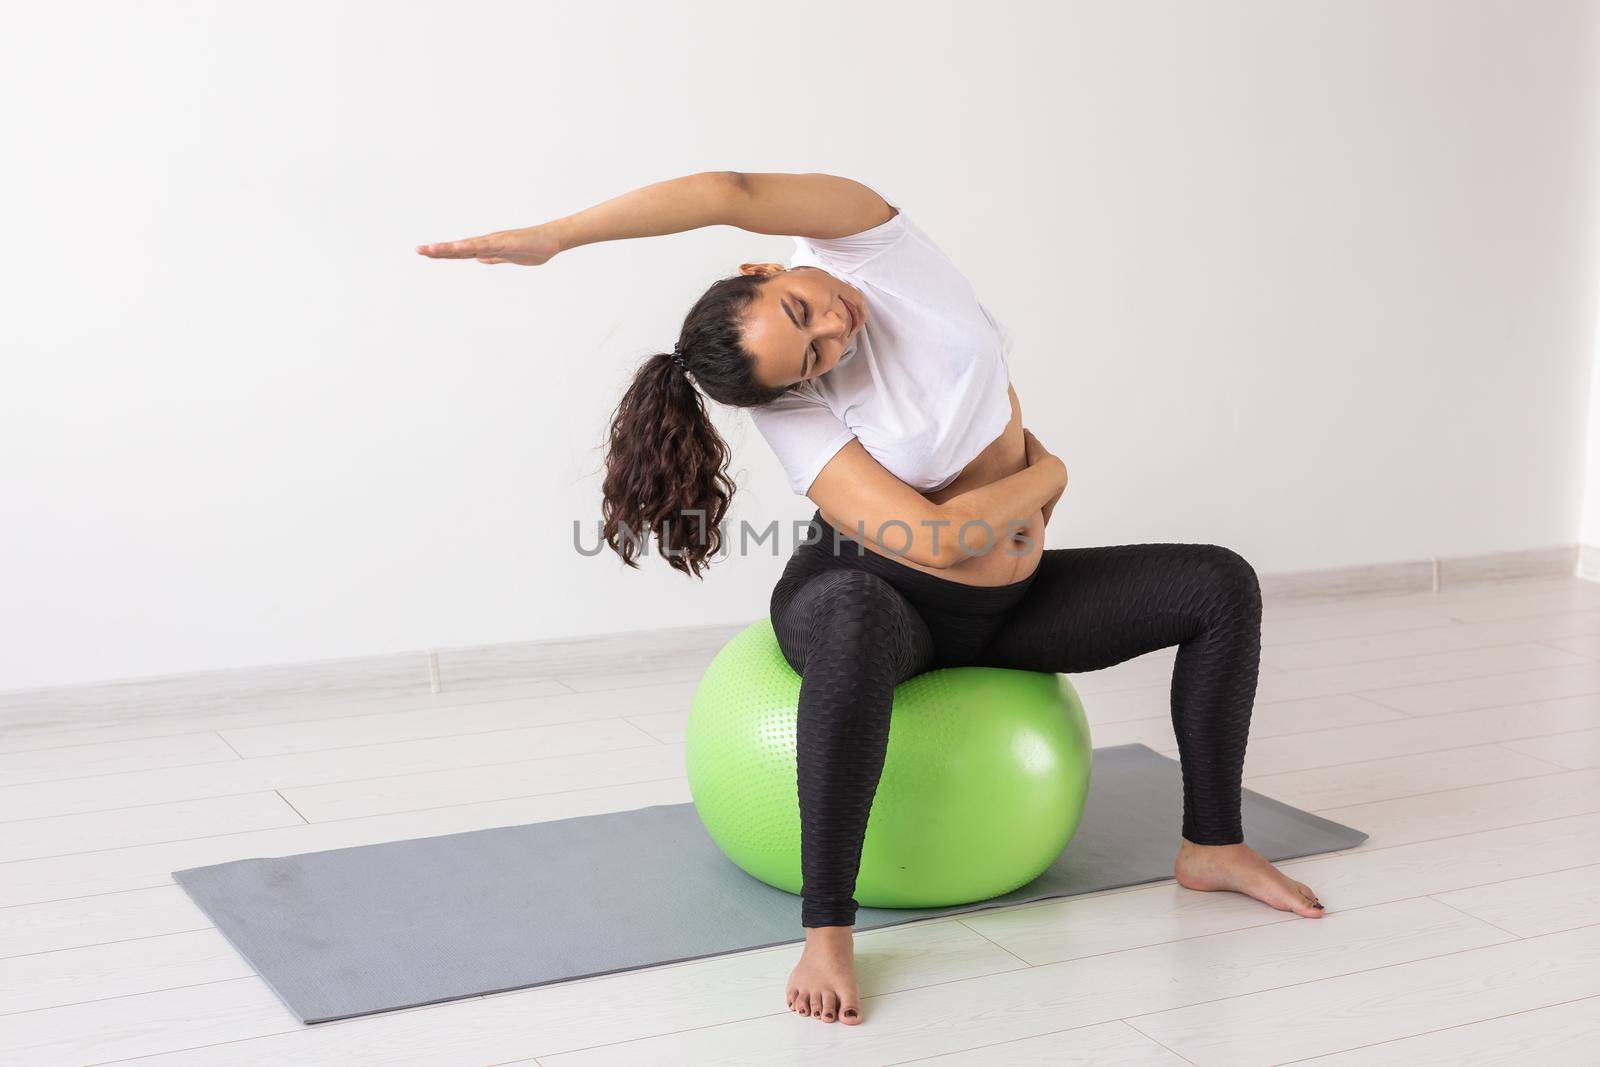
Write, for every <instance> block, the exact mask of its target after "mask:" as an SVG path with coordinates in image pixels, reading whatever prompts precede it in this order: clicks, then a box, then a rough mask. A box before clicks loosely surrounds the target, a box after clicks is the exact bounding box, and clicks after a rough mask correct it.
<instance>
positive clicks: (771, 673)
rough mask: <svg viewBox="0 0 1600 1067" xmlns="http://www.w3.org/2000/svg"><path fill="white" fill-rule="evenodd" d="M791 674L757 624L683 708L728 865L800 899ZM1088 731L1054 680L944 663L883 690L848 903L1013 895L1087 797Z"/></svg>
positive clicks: (706, 813)
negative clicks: (881, 748)
mask: <svg viewBox="0 0 1600 1067" xmlns="http://www.w3.org/2000/svg"><path fill="white" fill-rule="evenodd" d="M799 695H800V677H799V675H797V674H796V673H795V672H794V669H793V668H791V667H790V666H789V663H788V661H787V660H786V659H784V657H783V652H782V650H781V649H780V648H779V647H778V640H777V636H776V635H775V634H774V633H773V630H772V623H771V621H770V620H768V619H762V620H760V621H758V622H755V623H752V624H751V625H750V626H748V627H746V628H745V629H744V630H743V631H741V632H740V633H738V634H737V635H735V636H734V638H733V639H732V640H731V641H729V642H728V644H727V645H725V646H724V647H723V649H722V650H721V651H720V652H718V653H717V656H716V658H715V659H713V660H712V662H711V665H710V667H708V668H707V670H706V673H705V675H704V677H703V678H702V679H701V681H700V686H699V688H698V689H697V690H696V692H695V696H694V703H693V705H692V707H691V710H690V712H689V726H688V733H687V737H686V752H685V760H686V763H687V769H688V778H689V792H690V794H691V796H692V797H693V798H694V804H695V810H696V812H697V813H698V814H699V816H700V821H701V822H702V823H703V824H704V825H705V828H706V831H707V832H708V833H709V834H710V835H711V838H712V840H713V841H715V842H716V843H717V846H718V847H719V848H721V849H722V851H723V852H724V853H726V854H727V856H728V858H729V859H731V860H732V861H733V862H734V863H736V864H738V865H739V866H740V867H741V868H743V869H744V870H745V871H746V872H748V873H749V874H751V875H753V876H754V877H756V878H759V879H760V880H761V881H763V882H766V883H767V884H769V885H773V886H776V887H778V888H779V889H784V890H787V891H789V892H791V893H796V894H798V893H799V892H800V885H801V878H800V801H799V788H798V785H797V778H796V761H795V716H796V704H797V702H798V699H799ZM1089 752H1090V745H1089V725H1088V722H1087V721H1086V720H1085V718H1084V714H1083V703H1082V701H1080V700H1079V699H1078V694H1077V692H1076V691H1075V690H1074V689H1073V688H1072V683H1071V682H1070V681H1068V680H1067V678H1066V677H1065V676H1064V675H1059V674H1044V673H1039V672H1035V671H1015V670H1001V669H999V668H994V667H951V668H947V669H945V670H937V671H929V672H927V673H925V674H920V675H917V676H915V677H913V678H909V679H907V680H906V681H905V682H903V683H901V684H900V685H899V686H897V687H896V688H895V692H894V706H893V713H892V715H891V718H890V722H889V749H888V753H887V755H886V757H885V760H884V768H883V776H882V778H881V779H880V780H879V782H878V790H877V795H876V797H875V798H874V800H873V805H872V814H871V816H870V818H869V819H868V821H867V836H866V841H865V842H864V844H863V846H862V857H861V868H860V873H859V875H858V876H857V879H856V891H855V897H856V900H857V901H858V902H859V903H860V904H861V905H862V906H863V907H877V908H926V907H946V906H950V905H955V904H967V903H971V902H973V901H979V900H988V899H989V898H990V897H994V896H998V895H999V894H1001V893H1007V892H1010V891H1011V890H1013V889H1015V888H1017V887H1018V886H1022V885H1026V884H1027V883H1028V882H1031V881H1032V880H1033V879H1035V878H1037V877H1038V876H1039V875H1040V874H1041V873H1043V871H1044V869H1045V868H1046V867H1048V866H1049V865H1050V864H1051V863H1052V862H1054V860H1055V859H1056V857H1057V856H1059V855H1060V853H1061V850H1062V849H1064V848H1065V847H1066V845H1067V842H1068V841H1069V840H1071V838H1072V835H1073V833H1074V831H1076V830H1077V828H1078V820H1079V818H1081V816H1082V815H1083V803H1084V798H1085V797H1086V796H1087V795H1088V792H1089V761H1090V756H1089Z"/></svg>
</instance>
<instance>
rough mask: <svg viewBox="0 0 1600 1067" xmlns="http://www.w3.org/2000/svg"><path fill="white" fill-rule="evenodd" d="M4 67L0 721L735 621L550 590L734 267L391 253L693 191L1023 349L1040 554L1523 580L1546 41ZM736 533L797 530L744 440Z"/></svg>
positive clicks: (1563, 37) (451, 22)
mask: <svg viewBox="0 0 1600 1067" xmlns="http://www.w3.org/2000/svg"><path fill="white" fill-rule="evenodd" d="M9 30H10V32H8V34H7V35H6V39H5V41H4V43H0V59H3V60H4V61H3V63H0V89H3V91H4V96H3V99H4V100H5V101H6V105H5V111H4V113H3V115H4V118H3V121H4V127H3V130H4V133H5V142H4V143H5V144H6V147H7V154H8V156H9V157H10V159H9V163H8V166H7V167H5V168H4V169H3V171H0V193H3V197H0V204H4V205H5V208H4V210H5V216H6V218H5V225H4V240H5V245H6V247H5V251H4V255H3V257H0V292H3V293H4V301H5V304H6V312H5V314H4V316H3V318H0V343H3V346H4V371H5V388H4V392H3V393H0V457H3V458H0V538H3V546H0V547H3V548H4V551H3V552H0V641H3V644H0V688H12V687H23V686H32V685H44V684H54V683H69V682H78V681H87V680H95V679H104V678H113V677H126V676H138V675H147V674H157V673H166V672H174V671H188V670H195V669H204V668H212V667H224V666H236V665H247V664H257V663H271V662H286V661H296V660H302V659H313V658H325V657H336V656H350V655H363V654H368V653H378V652H385V651H392V650H401V649H415V648H421V647H427V646H449V645H463V644H477V643H482V642H495V641H511V640H524V639H537V638H542V637H550V636H556V635H574V634H585V633H598V632H610V631H621V630H632V629H640V628H653V627H658V626H663V625H673V624H687V623H694V622H706V621H733V620H739V619H744V618H749V617H752V616H754V615H757V614H760V613H762V612H764V611H765V610H766V603H767V595H768V592H769V590H770V587H771V585H772V582H773V581H774V580H775V579H776V577H777V575H778V573H779V570H780V568H781V565H782V561H781V560H780V559H774V558H771V557H766V558H760V557H757V558H743V559H733V560H728V561H726V562H724V563H722V564H720V565H719V566H718V567H716V568H713V570H712V571H711V573H710V577H709V578H708V579H707V580H706V581H704V582H703V583H697V582H693V581H691V580H690V579H686V578H684V577H682V576H680V575H678V574H677V573H676V572H674V571H671V570H670V569H668V568H667V567H666V566H664V565H663V564H661V563H660V562H659V561H658V560H651V561H648V565H647V566H646V568H645V569H644V570H643V571H642V572H634V571H628V570H626V569H624V568H622V567H621V566H620V564H619V563H618V562H617V561H616V560H615V559H614V558H613V557H610V556H609V555H608V556H604V557H598V558H582V557H580V556H578V555H577V554H576V553H575V552H574V551H573V549H572V547H571V524H572V521H573V519H574V518H579V519H581V520H583V521H584V522H585V523H586V524H587V525H588V526H590V527H592V524H593V522H594V521H595V519H596V517H597V516H598V507H599V502H598V478H597V472H598V470H599V466H600V460H601V452H600V451H599V445H600V443H601V441H602V440H603V432H604V428H605V419H606V416H607V415H608V414H609V412H610V410H611V407H612V405H613V404H614V403H615V401H616V399H617V397H618V395H619V394H620V391H621V389H622V387H623V384H624V382H625V380H626V378H627V376H628V375H630V374H631V372H632V368H633V367H634V365H635V364H636V363H637V361H638V360H639V359H640V358H641V357H642V356H644V355H645V354H647V353H649V352H652V351H655V350H656V349H657V348H658V347H659V346H662V345H665V344H670V343H671V340H672V339H673V338H674V337H675V336H676V332H677V328H678V323H679V321H680V319H681V316H682V314H683V313H684V312H685V311H686V310H687V308H688V306H689V304H690V302H691V301H692V300H693V298H694V297H695V296H696V295H698V293H699V292H700V291H701V290H702V289H703V288H704V286H705V285H707V284H709V283H710V282H711V281H712V280H713V279H715V278H716V277H719V276H721V275H723V274H726V273H729V272H731V271H732V270H733V269H734V268H735V267H736V265H737V264H738V263H739V262H741V261H743V260H749V259H759V258H771V259H781V258H782V257H783V256H784V255H785V254H786V252H787V250H788V248H789V244H788V242H787V241H785V240H783V239H780V238H770V237H761V236H753V235H748V234H743V233H741V232H739V231H736V230H732V229H726V228H719V229H716V230H706V231H700V232H697V233H691V234H683V235H677V236H673V237H668V238H662V239H656V240H652V241H636V242H625V243H619V244H611V245H604V246H598V247H588V248H583V249H579V250H576V251H574V252H572V253H570V254H568V255H566V256H563V257H560V258H558V259H556V260H555V261H554V262H553V263H551V264H550V265H549V266H546V267H543V268H537V269H529V268H520V267H515V266H499V267H489V266H483V265H479V264H470V263H441V262H432V261H428V260H426V259H423V258H421V257H419V256H417V255H415V254H414V253H413V251H412V248H413V246H414V245H416V244H418V243H423V242H427V241H435V240H446V239H450V238H455V237H461V236H467V235H471V234H475V233H481V232H484V231H487V230H492V229H499V228H504V227H511V226H520V225H528V224H531V223H535V222H540V221H544V220H546V219H548V218H552V217H555V216H559V215H562V214H566V213H569V212H571V211H574V210H577V209H579V208H581V207H584V206H587V205H588V204H591V203H594V202H596V201H598V200H601V199H605V198H608V197H610V196H613V195H616V194H618V193H621V192H623V191H625V190H628V189H631V188H634V187H636V186H639V185H642V184H645V183H648V182H652V181H658V180H661V179H664V178H668V177H673V176H676V175H679V174H685V173H691V172H694V171H699V170H707V169H720V168H731V169H744V170H793V171H800V170H818V171H828V172H833V173H840V174H847V175H850V176H853V177H857V178H860V179H861V180H864V181H866V182H868V183H869V184H871V185H873V186H874V187H875V188H877V189H879V190H880V191H881V192H883V193H884V194H885V195H886V196H888V197H889V198H890V199H891V200H892V201H893V202H895V203H896V204H899V205H900V206H901V207H902V208H904V209H905V210H906V211H907V212H908V213H910V214H912V215H914V216H915V217H916V218H917V219H918V221H919V222H920V223H921V224H922V225H923V227H924V228H925V229H927V230H928V231H929V232H930V233H931V234H932V235H933V236H934V237H935V239H936V240H938V241H939V242H940V243H941V244H942V245H943V246H944V247H945V248H946V250H947V251H948V252H950V253H951V254H952V256H953V257H954V258H955V259H956V261H957V262H958V263H960V264H961V265H962V267H963V268H964V269H965V270H966V271H967V272H968V273H969V275H970V276H971V277H972V278H973V280H974V281H975V283H976V284H977V287H978V290H979V292H980V294H982V296H983V297H984V299H985V302H986V303H987V304H988V305H989V306H990V307H991V308H992V310H993V311H994V312H995V314H996V315H998V316H1000V317H1001V318H1003V319H1005V320H1006V321H1007V322H1008V323H1009V324H1010V326H1011V327H1012V329H1013V330H1014V331H1015V333H1016V334H1017V336H1018V338H1019V344H1018V351H1017V353H1016V355H1015V357H1014V359H1013V373H1014V378H1015V382H1016V384H1017V388H1018V392H1019V395H1020V396H1021V397H1022V401H1023V406H1024V410H1025V412H1026V416H1027V421H1028V423H1029V424H1030V425H1031V426H1032V427H1033V428H1034V429H1035V430H1036V431H1037V432H1038V433H1039V435H1040V436H1041V438H1042V439H1043V440H1045V441H1046V442H1047V443H1048V444H1050V445H1051V447H1052V448H1053V449H1054V450H1055V451H1057V452H1059V453H1060V454H1061V455H1062V456H1063V457H1064V458H1065V459H1066V460H1067V463H1068V466H1069V467H1070V469H1071V471H1072V486H1071V488H1070V489H1069V491H1068V496H1067V497H1066V498H1065V500H1064V501H1063V503H1062V505H1061V506H1060V508H1059V510H1058V511H1057V515H1058V519H1057V520H1056V522H1055V523H1053V525H1052V530H1051V543H1052V544H1053V545H1056V546H1070V545H1086V544H1104V543H1117V542H1128V541H1159V540H1182V541H1210V542H1217V543H1222V544H1227V545H1230V546H1232V547H1235V548H1237V549H1238V550H1240V551H1241V552H1243V553H1244V554H1245V555H1246V556H1247V557H1248V558H1250V559H1251V560H1252V561H1253V562H1254V563H1255V564H1256V566H1257V568H1258V570H1261V571H1263V572H1269V571H1280V570H1291V569H1301V568H1312V567H1323V566H1336V565H1342V564H1353V563H1360V562H1368V561H1383V560H1392V559H1401V558H1415V557H1419V556H1425V555H1430V554H1432V555H1454V554H1464V553H1477V552H1491V551H1499V550H1510V549H1518V548H1527V547H1537V546H1544V545H1550V544H1555V543H1562V542H1568V543H1570V542H1572V541H1574V540H1576V539H1577V538H1578V536H1579V528H1580V511H1581V493H1580V483H1581V480H1582V476H1583V475H1582V470H1583V460H1584V433H1585V418H1586V416H1585V399H1586V395H1587V392H1588V382H1589V370H1590V365H1591V364H1590V355H1591V350H1592V348H1593V335H1594V319H1595V296H1596V292H1597V291H1600V289H1597V278H1596V270H1595V260H1596V254H1595V253H1596V248H1595V240H1594V236H1595V232H1596V227H1595V225H1594V223H1595V196H1596V190H1597V188H1600V186H1597V182H1596V177H1597V175H1596V166H1595V148H1596V133H1595V129H1596V128H1595V91H1594V90H1595V70H1596V66H1595V58H1596V32H1597V31H1596V13H1595V8H1594V5H1592V4H1588V3H1582V2H1546V3H1540V4H1537V5H1530V4H1522V3H1517V2H1512V0H1507V2H1497V3H1487V2H1453V0H1438V2H1429V3H1419V2H1380V0H1366V2H1349V0H1324V2H1296V3H1279V2H1276V0H1258V2H1236V0H1230V2H1215V0H1214V2H1210V3H1192V2H1186V0H1173V2H1164V3H1150V2H1143V3H1130V2H1126V0H1105V2H1099V3H1059V2H1043V0H1041V2H1035V3H1000V4H972V3H950V2H936V3H926V2H917V3H912V2H900V3H873V4H855V3H844V2H838V0H808V2H806V3H804V4H798V5H791V4H785V5H778V4H771V5H769V4H761V3H751V2H748V0H743V2H728V0H717V2H706V0H696V2H694V3H684V4H670V5H663V4H657V3H646V2H638V0H633V2H626V3H617V2H612V3H606V4H591V3H559V4H558V3H500V4H471V5H464V6H457V7H451V8H446V7H444V6H441V5H437V4H429V5H422V4H411V5H405V4H400V5H396V4H381V3H376V2H364V3H344V4H329V3H315V4H312V3H302V4H284V3H270V4H269V3H264V2H256V3H233V4H215V5H194V4H176V3H171V4H157V3H149V4H140V5H136V6H135V5H124V4H120V3H94V4H84V3H62V4H51V5H43V4H40V5H28V6H26V7H20V8H18V9H16V10H14V11H13V12H12V13H11V15H10V26H9ZM724 423H725V425H727V426H728V427H729V433H730V434H731V436H732V439H733V440H734V441H735V443H736V448H737V452H738V460H739V465H740V468H741V473H740V478H741V481H742V483H743V485H744V487H745V488H744V489H743V491H742V492H741V493H740V495H739V497H738V499H737V502H736V515H737V516H739V517H744V518H749V519H751V520H752V521H756V522H759V521H764V520H765V519H767V518H770V517H774V516H783V517H796V516H803V515H807V514H809V513H810V505H809V504H808V503H807V502H805V501H804V500H803V499H800V498H795V497H793V496H791V495H790V494H789V493H788V492H787V490H786V488H785V485H784V483H783V481H782V478H781V476H780V473H779V470H778V467H777V465H776V463H775V461H774V460H773V458H772V457H771V455H770V454H769V453H768V452H767V450H766V448H765V445H764V444H763V443H762V441H761V439H760V437H759V435H758V434H756V433H755V431H754V429H753V428H752V427H750V426H749V424H748V422H747V420H746V419H745V417H744V416H730V417H727V418H725V419H724Z"/></svg>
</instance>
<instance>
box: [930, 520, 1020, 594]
mask: <svg viewBox="0 0 1600 1067" xmlns="http://www.w3.org/2000/svg"><path fill="white" fill-rule="evenodd" d="M986 537H987V534H986V533H985V532H984V531H983V530H977V529H974V530H971V531H970V532H969V533H968V536H967V537H966V538H964V539H963V543H964V546H965V547H966V548H967V549H968V550H969V551H971V552H973V553H975V554H974V555H972V556H969V557H968V558H966V559H963V560H961V561H960V562H959V563H956V564H954V565H953V566H950V567H946V568H945V569H943V570H941V571H938V572H937V573H938V575H939V577H941V578H948V579H949V580H950V581H952V582H961V583H962V584H964V585H1009V584H1011V583H1012V582H1020V581H1022V579H1024V578H1026V577H1027V576H1028V575H1030V574H1032V573H1033V572H1034V571H1035V570H1037V569H1038V566H1039V559H1040V557H1041V555H1042V553H1043V552H1044V511H1043V509H1040V510H1039V511H1036V512H1034V513H1033V515H1032V516H1030V517H1029V519H1028V521H1027V524H1026V525H1025V526H1023V527H1021V528H1019V529H1015V530H1014V531H1008V530H1005V529H999V530H996V531H995V540H994V543H993V544H992V545H988V546H987V547H988V550H987V551H984V549H985V538H986Z"/></svg>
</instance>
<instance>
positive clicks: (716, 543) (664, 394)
mask: <svg viewBox="0 0 1600 1067" xmlns="http://www.w3.org/2000/svg"><path fill="white" fill-rule="evenodd" d="M729 456H730V453H729V451H728V444H727V442H726V441H724V440H723V439H722V435H721V434H719V433H717V431H716V427H714V426H713V425H712V424H711V418H710V416H709V415H708V414H707V413H706V407H705V403H704V401H703V400H702V399H701V397H700V392H699V390H697V389H696V388H695V387H694V384H693V383H692V382H690V381H689V378H688V375H687V374H685V373H684V372H683V371H682V370H679V369H678V367H677V366H676V365H675V364H674V363H673V359H672V355H671V354H670V353H665V352H662V353H657V354H656V355H653V356H651V357H650V358H649V359H647V360H645V362H644V365H643V366H641V367H640V368H639V371H638V373H637V374H635V375H634V377H633V384H632V385H630V386H629V387H628V391H627V392H626V393H624V394H623V397H622V402H621V403H619V404H618V405H617V410H616V414H615V415H613V416H612V419H611V435H610V441H609V448H608V451H607V453H606V474H605V481H604V482H603V483H602V485H601V490H600V492H601V496H602V498H603V499H602V502H601V516H602V518H603V519H604V525H603V526H602V531H603V534H604V536H605V540H606V543H607V544H608V545H610V546H611V548H612V550H613V551H614V552H616V553H617V554H618V555H619V556H621V557H622V562H624V563H626V564H627V565H628V566H630V567H635V568H637V567H638V566H639V565H638V564H637V563H635V562H634V560H635V558H636V557H637V556H638V555H639V554H640V552H641V550H642V548H643V542H645V541H648V540H649V539H650V537H652V536H654V537H655V538H656V542H657V544H659V545H660V547H661V555H662V556H663V558H665V559H666V561H667V562H668V563H670V564H671V565H672V566H673V567H674V568H676V569H677V570H680V571H682V572H683V573H685V574H689V575H693V576H695V577H699V576H700V572H701V571H702V570H704V569H705V568H706V567H708V566H709V564H708V563H707V562H706V560H707V558H708V557H710V556H713V555H715V554H716V553H717V551H718V550H719V549H720V548H721V547H722V519H723V516H724V515H726V514H727V511H728V503H729V501H731V500H732V499H733V490H734V483H733V479H732V478H730V477H729V476H728V471H727V465H728V459H729Z"/></svg>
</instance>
